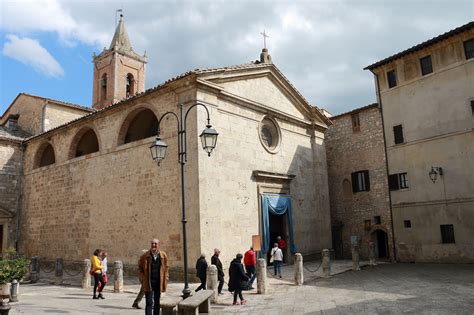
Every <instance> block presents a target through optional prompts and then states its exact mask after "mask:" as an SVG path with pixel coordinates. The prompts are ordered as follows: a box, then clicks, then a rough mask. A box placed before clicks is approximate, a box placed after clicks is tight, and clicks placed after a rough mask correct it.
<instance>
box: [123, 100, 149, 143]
mask: <svg viewBox="0 0 474 315" xmlns="http://www.w3.org/2000/svg"><path fill="white" fill-rule="evenodd" d="M157 129H158V119H157V118H156V116H155V113H154V112H153V111H152V110H151V109H148V108H145V107H141V108H137V109H135V110H134V111H132V112H131V113H129V114H128V115H127V118H125V120H124V121H123V123H122V126H121V128H120V131H119V136H118V145H121V144H125V143H130V142H133V141H137V140H140V139H145V138H149V137H152V136H154V135H156V132H157Z"/></svg>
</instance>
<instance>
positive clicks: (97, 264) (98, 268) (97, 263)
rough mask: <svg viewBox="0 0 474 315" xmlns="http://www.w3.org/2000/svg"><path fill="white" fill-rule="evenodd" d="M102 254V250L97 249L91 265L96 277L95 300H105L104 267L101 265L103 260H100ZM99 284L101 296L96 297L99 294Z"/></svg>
mask: <svg viewBox="0 0 474 315" xmlns="http://www.w3.org/2000/svg"><path fill="white" fill-rule="evenodd" d="M100 253H101V250H100V249H96V250H95V251H94V255H93V256H92V258H91V264H92V269H91V272H92V273H93V275H94V280H95V282H94V296H93V297H92V298H93V299H96V300H97V299H105V298H104V297H103V296H102V289H104V285H105V283H104V278H103V277H102V269H103V268H104V266H103V265H102V263H101V260H100V258H99V255H100ZM99 282H100V288H99V295H98V296H97V295H96V292H97V287H98V286H99Z"/></svg>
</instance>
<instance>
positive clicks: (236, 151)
mask: <svg viewBox="0 0 474 315" xmlns="http://www.w3.org/2000/svg"><path fill="white" fill-rule="evenodd" d="M146 62H147V57H146V56H141V55H139V54H137V53H135V52H134V51H133V49H132V46H131V44H130V40H129V37H128V34H127V32H126V29H125V23H124V20H123V18H121V19H120V21H119V23H118V26H117V28H116V31H115V35H114V37H113V40H112V43H111V45H110V47H109V48H108V49H104V51H102V52H101V53H100V54H99V55H97V56H96V55H94V58H93V66H94V79H93V101H92V106H93V108H84V107H81V106H77V105H74V104H69V103H65V102H61V101H56V100H51V99H47V98H42V97H37V96H32V95H28V94H20V95H19V96H18V97H17V99H15V101H14V102H13V103H12V104H11V105H10V107H9V108H8V109H7V110H6V112H5V113H4V115H3V116H2V117H1V120H0V194H1V196H2V197H1V199H0V228H1V230H0V236H1V239H0V240H1V245H2V246H1V248H2V249H5V248H6V247H15V246H16V247H17V248H18V249H19V251H20V252H22V253H25V254H26V255H27V256H30V257H31V256H40V257H42V258H44V259H46V260H54V259H55V258H56V257H63V258H64V260H65V261H82V260H83V259H84V258H88V257H89V256H91V254H92V252H93V250H94V249H95V248H105V249H106V250H107V251H108V253H109V255H110V257H111V260H122V261H123V262H124V264H125V265H126V266H127V265H129V266H130V267H131V266H135V264H136V261H137V258H138V256H139V255H140V253H141V249H143V248H148V246H149V240H150V239H151V238H152V237H157V238H159V239H160V240H161V244H162V249H163V250H165V251H166V252H167V253H168V255H169V261H170V264H171V269H172V271H174V272H175V273H179V272H180V270H182V261H183V260H182V253H183V251H182V247H183V239H182V225H181V224H182V223H181V190H180V168H179V166H180V165H179V163H178V143H177V142H178V130H177V128H176V120H175V119H174V118H173V119H165V120H163V121H162V122H161V126H160V129H161V139H163V140H164V141H166V143H167V144H168V152H167V156H166V158H165V159H164V160H163V161H162V162H161V163H160V165H159V166H157V165H156V163H155V162H154V161H153V159H152V157H151V155H150V149H149V147H150V145H152V144H153V143H154V142H155V136H156V133H157V125H158V120H159V119H160V117H161V116H162V115H163V114H164V113H166V112H169V111H171V112H175V113H179V108H180V106H179V105H180V104H183V105H184V108H185V109H187V108H189V107H191V106H192V105H194V104H196V103H197V102H199V103H202V104H204V105H205V106H206V107H207V108H208V110H209V114H210V123H211V124H212V127H213V128H214V129H215V130H217V132H218V133H219V136H218V140H217V147H216V148H215V150H214V151H213V152H212V154H211V155H210V156H208V154H207V153H206V152H205V151H204V150H202V148H201V145H200V140H199V139H198V138H199V135H200V133H201V131H202V130H203V129H204V128H205V127H206V124H207V120H206V118H207V116H206V111H205V110H204V109H203V108H202V107H201V106H196V107H195V108H193V109H192V110H190V112H189V115H188V117H187V137H186V142H187V163H186V166H185V177H186V180H185V196H186V204H187V220H188V223H187V239H188V253H189V254H188V255H189V261H191V262H193V261H194V260H195V259H196V258H197V257H198V256H199V254H200V253H201V252H204V253H207V254H209V255H210V254H212V251H213V248H216V247H217V248H220V249H221V251H222V258H223V262H224V264H225V265H227V264H228V263H229V262H230V260H231V258H233V257H234V256H235V254H236V253H238V252H243V251H245V250H246V249H248V247H249V246H250V245H251V244H252V236H253V235H259V236H260V241H261V246H262V251H263V252H265V251H267V250H268V248H269V246H270V244H271V243H272V242H273V240H274V239H275V237H276V236H277V235H281V236H282V237H283V238H284V239H286V240H287V241H288V243H289V246H288V249H287V252H286V253H285V254H286V255H290V252H295V251H298V252H300V253H302V254H303V255H317V254H318V253H320V251H321V250H322V249H323V248H331V223H330V211H329V192H328V178H327V167H326V155H325V148H324V142H323V141H324V132H325V130H326V129H327V126H328V125H329V124H331V122H330V120H329V119H328V118H327V117H326V116H324V115H323V114H322V112H321V111H320V110H319V109H318V108H317V107H314V106H311V105H310V104H309V103H308V101H307V100H306V99H305V98H304V97H303V96H302V95H301V94H300V93H299V92H298V91H297V90H296V88H295V87H294V86H293V85H292V84H291V82H290V81H289V80H288V79H287V78H286V77H285V76H284V74H283V73H282V72H281V71H280V70H279V69H278V68H277V67H276V66H275V65H274V64H273V63H272V61H271V58H270V55H269V54H268V51H267V50H266V49H263V50H262V53H261V55H260V59H259V60H257V61H255V62H251V63H247V64H241V65H236V66H228V67H222V68H215V69H202V70H199V69H197V70H192V71H189V72H186V73H183V74H181V75H179V76H177V77H175V78H171V79H169V80H167V81H166V82H164V83H163V84H160V85H158V86H156V87H154V88H151V89H149V90H146V91H145V88H144V87H145V65H146ZM4 196H5V197H4ZM190 265H192V263H191V264H190ZM190 269H191V268H190Z"/></svg>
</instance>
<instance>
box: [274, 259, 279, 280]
mask: <svg viewBox="0 0 474 315" xmlns="http://www.w3.org/2000/svg"><path fill="white" fill-rule="evenodd" d="M273 269H274V270H275V276H276V275H277V274H278V275H280V276H281V260H274V261H273Z"/></svg>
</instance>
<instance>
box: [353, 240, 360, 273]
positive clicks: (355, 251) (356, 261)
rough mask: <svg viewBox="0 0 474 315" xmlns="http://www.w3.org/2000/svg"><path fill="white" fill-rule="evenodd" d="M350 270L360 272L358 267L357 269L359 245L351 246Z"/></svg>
mask: <svg viewBox="0 0 474 315" xmlns="http://www.w3.org/2000/svg"><path fill="white" fill-rule="evenodd" d="M352 270H360V267H359V244H352Z"/></svg>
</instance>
